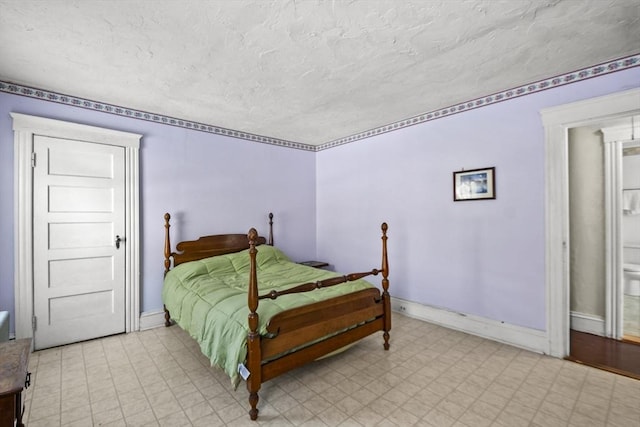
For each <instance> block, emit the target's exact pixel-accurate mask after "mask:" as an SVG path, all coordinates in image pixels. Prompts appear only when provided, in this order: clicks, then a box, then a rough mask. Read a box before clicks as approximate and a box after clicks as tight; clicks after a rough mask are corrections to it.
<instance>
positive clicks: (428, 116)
mask: <svg viewBox="0 0 640 427" xmlns="http://www.w3.org/2000/svg"><path fill="white" fill-rule="evenodd" d="M638 66H640V53H637V54H634V55H630V56H626V57H623V58H619V59H614V60H611V61H607V62H603V63H600V64H597V65H593V66H590V67H586V68H582V69H580V70H576V71H572V72H569V73H565V74H560V75H557V76H554V77H550V78H546V79H543V80H539V81H536V82H533V83H528V84H525V85H522V86H518V87H514V88H511V89H506V90H503V91H500V92H496V93H493V94H491V95H485V96H482V97H480V98H476V99H472V100H469V101H465V102H461V103H459V104H454V105H451V106H449V107H445V108H440V109H437V110H433V111H429V112H426V113H422V114H418V115H416V116H413V117H409V118H407V119H403V120H399V121H396V122H392V123H389V124H387V125H384V126H378V127H375V128H372V129H369V130H366V131H363V132H359V133H356V134H352V135H349V136H345V137H343V138H339V139H335V140H333V141H329V142H326V143H324V144H320V145H317V146H315V145H310V144H304V143H301V142H295V141H288V140H284V139H279V138H273V137H268V136H263V135H258V134H253V133H250V132H244V131H240V130H234V129H228V128H223V127H220V126H216V125H210V124H205V123H199V122H195V121H192V120H184V119H179V118H175V117H171V116H165V115H162V114H155V113H150V112H146V111H141V110H136V109H133V108H126V107H121V106H117V105H113V104H108V103H103V102H98V101H92V100H89V99H84V98H79V97H75V96H71V95H65V94H60V93H57V92H53V91H48V90H44V89H37V88H33V87H30V86H26V85H21V84H18V83H12V82H7V81H2V80H0V92H5V93H9V94H13V95H19V96H25V97H29V98H36V99H41V100H44V101H49V102H55V103H58V104H65V105H69V106H73V107H77V108H83V109H87V110H93V111H99V112H103V113H108V114H114V115H117V116H122V117H128V118H133V119H137V120H144V121H149V122H154V123H159V124H164V125H169V126H176V127H181V128H185V129H191V130H196V131H200V132H206V133H211V134H215V135H222V136H227V137H231V138H236V139H244V140H248V141H253V142H259V143H263V144H271V145H277V146H281V147H287V148H294V149H298V150H304V151H316V152H317V151H322V150H327V149H330V148H334V147H337V146H340V145H344V144H348V143H350V142H355V141H359V140H362V139H366V138H370V137H372V136H376V135H380V134H383V133H388V132H393V131H396V130H400V129H403V128H406V127H409V126H413V125H417V124H420V123H425V122H429V121H433V120H436V119H440V118H444V117H449V116H451V115H453V114H458V113H463V112H465V111H470V110H474V109H476V108H480V107H486V106H488V105H493V104H496V103H498V102H502V101H507V100H509V99H515V98H519V97H522V96H525V95H530V94H533V93H538V92H541V91H543V90H547V89H551V88H555V87H560V86H564V85H567V84H571V83H576V82H579V81H583V80H587V79H590V78H593V77H598V76H602V75H605V74H610V73H614V72H617V71H622V70H625V69H629V68H633V67H638Z"/></svg>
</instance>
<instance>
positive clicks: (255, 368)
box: [247, 228, 262, 421]
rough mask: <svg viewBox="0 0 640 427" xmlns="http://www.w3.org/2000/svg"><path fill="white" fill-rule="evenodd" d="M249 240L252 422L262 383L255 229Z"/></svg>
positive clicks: (249, 355) (252, 230)
mask: <svg viewBox="0 0 640 427" xmlns="http://www.w3.org/2000/svg"><path fill="white" fill-rule="evenodd" d="M247 237H248V238H249V258H250V261H251V268H250V270H249V292H248V303H249V334H248V335H247V369H248V370H249V378H247V390H248V391H249V404H250V405H251V410H250V411H249V416H250V417H251V419H252V420H254V421H255V420H256V419H257V418H258V390H260V384H261V382H262V372H261V362H262V354H261V351H260V334H259V331H258V313H257V312H256V311H257V310H258V276H257V271H256V254H257V253H258V250H257V249H256V242H257V241H258V232H257V231H256V229H255V228H252V229H251V230H249V234H248V236H247Z"/></svg>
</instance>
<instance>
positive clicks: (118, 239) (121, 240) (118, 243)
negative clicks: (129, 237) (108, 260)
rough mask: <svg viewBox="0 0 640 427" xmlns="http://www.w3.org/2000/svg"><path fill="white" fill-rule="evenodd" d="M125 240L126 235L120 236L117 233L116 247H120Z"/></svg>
mask: <svg viewBox="0 0 640 427" xmlns="http://www.w3.org/2000/svg"><path fill="white" fill-rule="evenodd" d="M123 241H124V237H120V236H119V235H117V234H116V249H120V242H123Z"/></svg>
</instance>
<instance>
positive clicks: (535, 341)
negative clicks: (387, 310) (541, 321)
mask: <svg viewBox="0 0 640 427" xmlns="http://www.w3.org/2000/svg"><path fill="white" fill-rule="evenodd" d="M391 309H392V310H393V311H396V312H398V313H401V314H404V315H406V316H409V317H413V318H416V319H419V320H425V321H427V322H430V323H435V324H437V325H440V326H444V327H445V328H449V329H455V330H457V331H462V332H466V333H469V334H472V335H477V336H479V337H482V338H487V339H490V340H493V341H498V342H501V343H504V344H509V345H512V346H514V347H518V348H522V349H525V350H530V351H533V352H536V353H548V348H549V341H548V338H547V333H546V332H545V331H540V330H537V329H531V328H525V327H522V326H516V325H511V324H508V323H504V322H500V321H497V320H491V319H487V318H484V317H480V316H474V315H471V314H464V313H457V312H454V311H450V310H446V309H443V308H438V307H432V306H428V305H423V304H420V303H416V302H412V301H406V300H403V299H400V298H391Z"/></svg>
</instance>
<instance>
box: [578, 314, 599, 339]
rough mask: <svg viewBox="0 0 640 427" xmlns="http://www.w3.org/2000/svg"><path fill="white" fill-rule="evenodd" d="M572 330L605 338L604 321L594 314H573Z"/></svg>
mask: <svg viewBox="0 0 640 427" xmlns="http://www.w3.org/2000/svg"><path fill="white" fill-rule="evenodd" d="M571 329H573V330H575V331H579V332H586V333H588V334H593V335H599V336H601V337H604V336H605V330H604V329H605V328H604V319H603V318H602V317H600V316H594V315H593V314H586V313H580V312H577V311H572V312H571Z"/></svg>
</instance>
